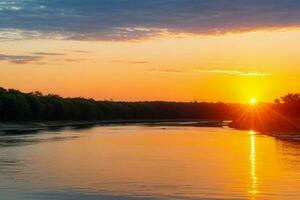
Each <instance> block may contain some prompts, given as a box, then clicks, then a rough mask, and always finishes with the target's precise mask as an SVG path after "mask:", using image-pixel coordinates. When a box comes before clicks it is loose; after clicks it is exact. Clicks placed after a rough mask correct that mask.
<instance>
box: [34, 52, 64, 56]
mask: <svg viewBox="0 0 300 200" xmlns="http://www.w3.org/2000/svg"><path fill="white" fill-rule="evenodd" d="M32 54H34V55H39V56H63V55H66V54H65V53H51V52H33V53H32Z"/></svg>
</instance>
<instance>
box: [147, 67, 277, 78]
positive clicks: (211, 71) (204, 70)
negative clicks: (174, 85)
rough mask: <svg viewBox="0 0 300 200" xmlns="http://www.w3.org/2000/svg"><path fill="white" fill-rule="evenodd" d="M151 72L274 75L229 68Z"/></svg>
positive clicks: (159, 70) (158, 69)
mask: <svg viewBox="0 0 300 200" xmlns="http://www.w3.org/2000/svg"><path fill="white" fill-rule="evenodd" d="M147 71H150V72H162V73H211V74H225V75H235V76H261V77H267V76H272V74H271V73H266V72H256V71H242V70H227V69H173V68H150V69H148V70H147Z"/></svg>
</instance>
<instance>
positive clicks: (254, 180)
mask: <svg viewBox="0 0 300 200" xmlns="http://www.w3.org/2000/svg"><path fill="white" fill-rule="evenodd" d="M249 134H250V164H251V182H252V183H251V190H250V191H249V193H251V194H257V193H258V191H257V176H256V148H255V131H253V130H251V131H249Z"/></svg>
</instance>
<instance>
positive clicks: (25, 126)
mask: <svg viewBox="0 0 300 200" xmlns="http://www.w3.org/2000/svg"><path fill="white" fill-rule="evenodd" d="M126 124H146V125H166V126H198V127H223V126H227V125H228V124H229V122H228V121H226V120H210V119H201V120H199V119H157V120H153V119H149V120H147V119H144V120H97V121H35V122H0V133H1V132H3V133H16V134H17V133H19V134H22V133H31V132H38V131H46V130H53V129H54V130H55V129H60V128H67V127H71V128H85V127H92V126H97V125H102V126H104V125H126Z"/></svg>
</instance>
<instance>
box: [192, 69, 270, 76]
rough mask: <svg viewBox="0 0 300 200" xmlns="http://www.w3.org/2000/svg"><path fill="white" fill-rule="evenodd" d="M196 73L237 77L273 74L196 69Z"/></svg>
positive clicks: (268, 74)
mask: <svg viewBox="0 0 300 200" xmlns="http://www.w3.org/2000/svg"><path fill="white" fill-rule="evenodd" d="M194 71H195V72H200V73H213V74H228V75H237V76H271V75H272V74H271V73H265V72H255V71H239V70H224V69H198V70H197V69H196V70H194Z"/></svg>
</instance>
